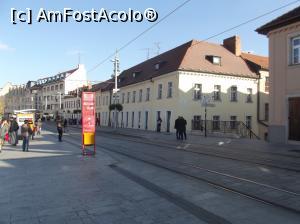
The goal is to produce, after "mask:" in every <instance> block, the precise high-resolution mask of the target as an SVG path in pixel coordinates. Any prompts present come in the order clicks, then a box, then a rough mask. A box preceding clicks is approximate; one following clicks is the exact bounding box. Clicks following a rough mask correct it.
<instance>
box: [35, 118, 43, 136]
mask: <svg viewBox="0 0 300 224" xmlns="http://www.w3.org/2000/svg"><path fill="white" fill-rule="evenodd" d="M41 132H42V120H41V119H39V120H38V122H37V125H36V135H41Z"/></svg>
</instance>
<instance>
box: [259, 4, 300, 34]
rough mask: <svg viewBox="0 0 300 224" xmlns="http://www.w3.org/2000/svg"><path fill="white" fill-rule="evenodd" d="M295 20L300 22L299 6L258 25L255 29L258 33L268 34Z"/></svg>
mask: <svg viewBox="0 0 300 224" xmlns="http://www.w3.org/2000/svg"><path fill="white" fill-rule="evenodd" d="M296 22H300V6H299V7H297V8H295V9H293V10H292V11H289V12H288V13H286V14H284V15H282V16H279V17H278V18H276V19H274V20H272V21H271V22H269V23H267V24H265V25H263V26H261V27H259V28H257V29H256V31H257V32H258V33H260V34H264V35H268V33H269V32H270V31H272V30H275V29H277V28H280V27H283V26H287V25H290V24H293V23H296Z"/></svg>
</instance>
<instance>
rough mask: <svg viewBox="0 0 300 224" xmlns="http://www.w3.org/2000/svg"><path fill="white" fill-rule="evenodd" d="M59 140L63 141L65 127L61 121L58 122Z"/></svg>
mask: <svg viewBox="0 0 300 224" xmlns="http://www.w3.org/2000/svg"><path fill="white" fill-rule="evenodd" d="M57 132H58V141H60V142H62V136H63V128H62V124H61V122H60V121H59V122H57Z"/></svg>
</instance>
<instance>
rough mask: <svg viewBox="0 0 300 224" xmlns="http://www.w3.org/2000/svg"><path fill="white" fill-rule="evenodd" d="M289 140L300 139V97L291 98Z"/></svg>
mask: <svg viewBox="0 0 300 224" xmlns="http://www.w3.org/2000/svg"><path fill="white" fill-rule="evenodd" d="M289 140H293V141H300V97H292V98H289Z"/></svg>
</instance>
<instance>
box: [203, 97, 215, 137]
mask: <svg viewBox="0 0 300 224" xmlns="http://www.w3.org/2000/svg"><path fill="white" fill-rule="evenodd" d="M210 101H211V99H210V97H208V96H203V100H202V103H201V105H202V106H204V137H207V125H206V123H207V107H214V106H215V105H214V104H212V103H210Z"/></svg>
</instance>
